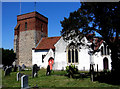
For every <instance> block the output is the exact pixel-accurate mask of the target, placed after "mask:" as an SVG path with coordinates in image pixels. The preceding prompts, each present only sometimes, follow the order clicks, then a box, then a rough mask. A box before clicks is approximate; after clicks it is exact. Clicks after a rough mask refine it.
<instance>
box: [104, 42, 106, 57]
mask: <svg viewBox="0 0 120 89" xmlns="http://www.w3.org/2000/svg"><path fill="white" fill-rule="evenodd" d="M104 53H105V54H104V55H106V44H104Z"/></svg>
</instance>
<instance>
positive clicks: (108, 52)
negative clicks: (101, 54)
mask: <svg viewBox="0 0 120 89" xmlns="http://www.w3.org/2000/svg"><path fill="white" fill-rule="evenodd" d="M109 54H110V51H109V47H108V46H107V55H109Z"/></svg>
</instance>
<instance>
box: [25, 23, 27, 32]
mask: <svg viewBox="0 0 120 89" xmlns="http://www.w3.org/2000/svg"><path fill="white" fill-rule="evenodd" d="M25 30H27V22H25Z"/></svg>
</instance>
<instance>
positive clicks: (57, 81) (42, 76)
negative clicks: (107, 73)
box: [2, 69, 120, 88]
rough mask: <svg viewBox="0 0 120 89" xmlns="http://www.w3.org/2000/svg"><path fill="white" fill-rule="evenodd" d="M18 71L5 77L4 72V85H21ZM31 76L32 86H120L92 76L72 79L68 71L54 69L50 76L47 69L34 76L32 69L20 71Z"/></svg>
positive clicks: (30, 84)
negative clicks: (67, 73)
mask: <svg viewBox="0 0 120 89" xmlns="http://www.w3.org/2000/svg"><path fill="white" fill-rule="evenodd" d="M17 73H18V72H11V74H10V76H6V77H4V71H3V72H2V86H3V87H20V86H21V82H20V81H17V80H16V76H17ZM20 73H24V74H25V75H28V77H29V81H28V83H29V86H30V87H35V86H38V87H43V88H44V87H120V86H118V85H110V84H106V83H99V82H98V81H95V82H91V81H90V78H89V77H88V78H84V79H81V78H79V79H72V78H68V77H67V76H64V74H65V73H66V71H52V72H51V75H50V76H46V70H45V69H41V70H39V71H38V77H35V78H32V71H30V70H28V71H27V70H26V71H20Z"/></svg>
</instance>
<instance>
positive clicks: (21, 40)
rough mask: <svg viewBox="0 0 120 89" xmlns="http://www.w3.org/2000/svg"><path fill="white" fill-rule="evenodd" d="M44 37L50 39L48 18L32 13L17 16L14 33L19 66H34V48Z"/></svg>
mask: <svg viewBox="0 0 120 89" xmlns="http://www.w3.org/2000/svg"><path fill="white" fill-rule="evenodd" d="M42 37H48V18H46V17H45V16H43V15H41V14H39V13H38V12H36V11H35V12H31V13H26V14H22V15H18V16H17V25H16V27H15V31H14V52H15V53H16V57H17V60H16V63H17V64H18V65H22V64H25V65H26V66H31V65H32V48H34V47H35V46H36V45H37V44H38V42H39V41H40V40H41V38H42Z"/></svg>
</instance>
